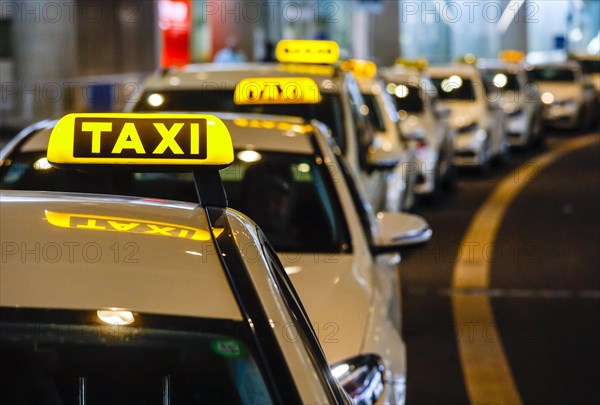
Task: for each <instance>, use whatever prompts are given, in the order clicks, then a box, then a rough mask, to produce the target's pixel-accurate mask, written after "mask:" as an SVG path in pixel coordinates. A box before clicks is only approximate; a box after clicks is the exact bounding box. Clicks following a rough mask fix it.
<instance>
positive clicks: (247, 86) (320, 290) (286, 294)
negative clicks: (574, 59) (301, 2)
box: [0, 41, 597, 404]
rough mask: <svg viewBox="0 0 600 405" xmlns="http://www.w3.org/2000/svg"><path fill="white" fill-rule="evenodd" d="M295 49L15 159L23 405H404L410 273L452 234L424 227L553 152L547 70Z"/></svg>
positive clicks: (14, 316) (66, 128)
mask: <svg viewBox="0 0 600 405" xmlns="http://www.w3.org/2000/svg"><path fill="white" fill-rule="evenodd" d="M276 53H277V56H278V59H279V60H280V62H279V63H260V64H259V63H245V64H232V65H213V64H210V65H191V66H186V67H183V68H174V69H165V70H161V71H160V72H157V73H156V74H154V75H152V76H151V77H149V78H148V80H147V81H146V83H145V84H144V91H143V92H142V94H141V96H140V98H139V100H138V101H137V103H136V104H135V106H134V107H133V108H132V111H129V112H126V113H110V114H109V113H106V114H91V113H86V114H70V115H67V116H65V117H63V118H61V119H60V120H48V121H43V122H40V123H37V124H35V125H32V126H30V127H28V128H26V129H25V130H23V131H22V132H21V133H20V134H19V135H17V136H16V137H15V138H14V139H13V140H11V141H10V142H9V143H8V144H7V145H6V146H5V147H4V148H3V149H2V150H1V151H0V167H1V169H0V170H1V172H0V181H1V184H0V188H1V190H2V191H1V192H0V204H1V205H0V210H1V214H2V215H0V223H1V227H0V237H1V242H2V249H1V252H2V257H1V262H2V266H1V268H0V275H1V277H2V283H1V285H0V352H2V355H3V362H2V366H1V367H2V374H1V375H2V381H3V384H2V385H0V397H1V398H7V399H8V402H7V403H13V402H14V403H17V402H18V403H42V402H43V403H50V404H54V403H57V404H58V403H71V402H78V401H79V403H81V401H82V400H83V403H106V402H107V401H108V402H111V403H139V402H149V403H154V402H157V403H173V404H177V403H186V404H187V403H215V402H226V403H286V404H287V403H351V402H354V403H361V404H369V403H404V401H405V398H406V369H407V364H406V348H405V344H404V340H403V337H402V318H403V313H402V287H401V280H400V276H399V269H398V264H399V261H400V253H401V252H402V250H403V249H404V248H406V247H407V246H411V245H419V244H422V243H426V242H427V241H428V240H429V239H430V238H431V235H432V230H431V229H430V227H429V225H428V224H427V222H426V221H425V220H424V219H423V218H421V217H419V216H416V215H412V214H408V213H406V212H405V211H407V210H410V209H411V208H412V207H413V206H414V204H415V203H416V201H417V200H418V198H422V197H426V198H430V199H431V198H433V199H436V198H439V197H440V194H441V190H442V188H443V187H451V186H452V184H453V182H454V181H455V178H456V170H455V168H456V167H457V166H475V167H478V168H480V169H481V170H486V168H487V167H489V164H490V162H491V161H492V159H494V158H496V159H498V160H500V161H502V160H504V159H506V158H507V157H508V146H509V144H512V145H539V144H541V143H542V142H543V135H544V133H543V132H544V131H543V125H544V123H545V122H550V121H552V120H549V119H548V118H547V117H548V114H551V113H549V112H548V111H547V110H548V107H543V105H545V104H550V105H554V104H553V103H554V100H553V101H552V103H546V102H545V101H544V95H545V94H546V93H548V92H550V91H553V90H544V91H543V92H542V93H541V94H538V93H535V94H533V95H532V94H529V93H528V87H527V86H528V84H529V83H530V80H531V78H532V77H534V73H535V72H538V69H545V68H532V69H530V68H529V67H526V66H525V65H523V64H522V63H519V62H517V61H510V62H496V63H487V64H483V62H481V63H480V65H479V67H476V66H474V65H456V66H447V67H431V68H427V67H426V66H425V65H423V64H422V63H414V62H410V61H399V62H400V63H398V64H397V65H396V66H394V67H392V68H387V69H382V70H381V71H380V72H377V67H376V66H375V65H374V64H373V63H372V62H368V61H356V60H354V61H344V62H341V63H340V62H339V61H338V59H339V49H338V47H337V45H336V44H335V43H333V42H331V41H281V42H280V43H279V44H278V46H277V50H276ZM532 72H533V73H532ZM548 74H549V73H548ZM540 75H541V73H540ZM544 77H545V76H544ZM561 77H562V76H561ZM496 94H497V97H498V98H497V99H495V98H494V97H495V95H496ZM553 94H554V93H553ZM528 97H531V99H529V98H528ZM553 97H554V96H553ZM556 97H557V98H558V93H557V95H556ZM596 100H597V99H596ZM577 106H578V109H579V110H582V109H584V108H588V107H587V105H585V107H583V106H584V103H583V102H582V103H581V104H577ZM561 108H562V107H561ZM579 110H578V111H579ZM561 111H562V110H561ZM582 111H583V110H582ZM585 111H587V110H585ZM578 114H581V113H580V112H578ZM586 114H587V112H586ZM553 117H554V116H553ZM586 117H587V116H586ZM4 359H6V361H4ZM4 382H6V384H4ZM32 384H35V386H36V387H39V389H36V390H32V389H30V386H31V385H32Z"/></svg>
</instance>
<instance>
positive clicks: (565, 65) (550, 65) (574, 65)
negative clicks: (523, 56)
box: [532, 60, 580, 71]
mask: <svg viewBox="0 0 600 405" xmlns="http://www.w3.org/2000/svg"><path fill="white" fill-rule="evenodd" d="M532 68H533V69H539V68H542V69H543V68H564V69H571V70H574V71H578V70H580V67H579V64H578V63H577V62H575V61H572V60H567V61H563V62H546V63H536V64H534V65H532Z"/></svg>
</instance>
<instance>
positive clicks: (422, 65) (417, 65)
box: [396, 58, 428, 70]
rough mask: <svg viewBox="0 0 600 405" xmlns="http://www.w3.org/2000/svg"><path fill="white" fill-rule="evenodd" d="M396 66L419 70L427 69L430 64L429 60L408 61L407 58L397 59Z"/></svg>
mask: <svg viewBox="0 0 600 405" xmlns="http://www.w3.org/2000/svg"><path fill="white" fill-rule="evenodd" d="M396 65H400V66H404V67H407V68H414V69H418V70H425V69H427V66H428V62H427V59H424V58H419V59H406V58H398V59H396Z"/></svg>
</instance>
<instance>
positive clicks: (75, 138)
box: [48, 113, 234, 170]
mask: <svg viewBox="0 0 600 405" xmlns="http://www.w3.org/2000/svg"><path fill="white" fill-rule="evenodd" d="M233 159H234V157H233V145H232V142H231V135H230V134H229V130H228V129H227V127H226V126H225V124H224V123H223V121H221V120H220V119H219V118H218V117H216V116H214V115H209V114H124V113H101V114H93V113H86V114H69V115H66V116H64V117H63V118H61V119H60V120H59V121H58V123H57V124H56V126H55V127H54V129H53V130H52V133H51V135H50V140H49V142H48V161H49V162H50V164H52V165H57V166H61V165H100V166H105V165H122V166H131V167H133V168H135V169H136V170H144V169H145V168H146V167H148V168H152V167H156V166H171V169H177V170H194V169H197V168H198V166H215V167H223V166H227V165H229V164H231V163H232V162H233Z"/></svg>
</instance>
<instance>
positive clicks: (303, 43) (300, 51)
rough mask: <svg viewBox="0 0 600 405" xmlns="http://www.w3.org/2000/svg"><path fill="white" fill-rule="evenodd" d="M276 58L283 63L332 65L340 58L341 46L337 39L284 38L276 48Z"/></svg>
mask: <svg viewBox="0 0 600 405" xmlns="http://www.w3.org/2000/svg"><path fill="white" fill-rule="evenodd" d="M275 58H276V59H277V60H278V61H279V62H281V63H316V64H324V65H331V64H334V63H336V62H337V61H338V60H339V59H340V47H339V46H338V44H337V43H336V42H335V41H326V40H317V39H314V40H310V39H300V40H292V39H282V40H281V41H279V42H278V43H277V47H276V48H275Z"/></svg>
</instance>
